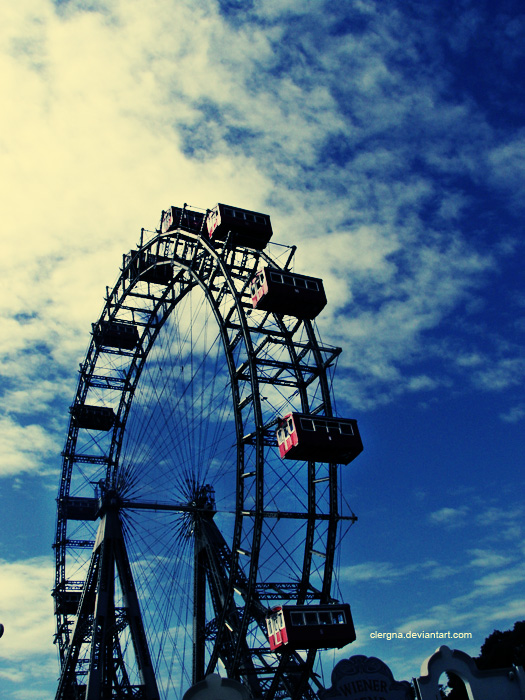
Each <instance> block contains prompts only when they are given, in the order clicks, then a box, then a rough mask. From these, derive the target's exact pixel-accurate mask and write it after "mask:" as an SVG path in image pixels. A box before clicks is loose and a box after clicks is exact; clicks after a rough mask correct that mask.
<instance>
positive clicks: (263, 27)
mask: <svg viewBox="0 0 525 700" xmlns="http://www.w3.org/2000/svg"><path fill="white" fill-rule="evenodd" d="M524 34H525V13H524V12H523V8H522V6H521V3H518V2H517V1H516V0H512V1H505V0H503V1H501V2H498V3H492V2H484V1H482V0H477V1H476V2H472V1H470V0H463V1H458V2H454V3H452V2H442V1H441V0H440V1H438V0H431V1H430V2H427V3H424V4H422V3H419V2H414V1H410V0H403V2H400V1H398V2H396V1H392V2H390V3H385V2H379V0H376V1H374V0H349V1H348V2H342V3H331V2H328V1H327V0H310V1H309V2H307V3H299V2H292V1H291V0H253V1H252V2H235V1H233V0H232V1H231V2H218V1H216V0H193V1H191V2H190V1H189V0H187V1H184V0H173V1H171V2H168V1H167V0H143V1H142V2H138V1H134V0H128V1H121V2H107V1H106V0H93V1H92V2H82V1H78V2H74V1H71V2H56V3H52V2H49V1H48V0H38V1H37V0H20V2H18V3H17V4H16V6H15V5H12V6H9V7H7V8H6V9H5V19H4V20H3V22H2V26H1V28H0V62H1V64H0V81H1V85H2V94H3V95H4V108H3V109H2V111H1V114H0V121H1V128H0V144H1V149H0V150H1V161H2V168H3V171H4V173H5V174H4V177H3V182H4V185H3V188H2V217H3V235H2V255H1V256H0V266H1V268H2V271H1V275H0V279H1V284H2V288H3V289H2V294H1V295H0V301H1V304H2V312H1V316H0V319H1V320H0V323H1V329H0V344H1V353H2V364H1V367H0V373H1V376H0V382H1V384H0V387H1V391H0V426H1V429H0V445H1V450H0V478H1V489H0V512H1V513H2V527H1V534H0V559H1V560H2V562H1V563H2V565H1V567H0V590H1V593H2V595H1V597H0V615H1V619H2V622H3V623H4V624H5V628H6V631H5V634H4V637H3V638H2V640H1V642H0V679H1V683H2V696H3V697H5V698H6V699H8V700H17V699H18V698H25V699H27V698H32V697H35V698H40V699H46V700H47V698H52V697H54V688H55V684H56V676H57V673H58V663H57V658H56V651H55V648H54V646H53V644H52V637H53V626H54V621H53V609H52V601H51V598H50V597H49V593H50V590H51V587H52V584H53V575H54V571H53V560H52V553H51V542H52V540H53V530H54V523H55V500H54V499H55V497H56V493H57V489H58V477H59V470H60V451H61V450H62V447H63V443H64V440H65V436H66V430H67V419H68V406H69V405H70V403H71V401H72V399H73V396H74V391H75V386H76V380H77V368H78V363H79V362H80V361H81V360H82V359H83V355H84V353H85V350H86V347H87V345H88V342H89V331H90V328H91V325H90V324H91V323H92V322H93V321H95V320H96V319H97V318H98V316H99V314H100V311H101V309H102V304H103V296H104V293H105V287H106V285H111V284H112V283H113V281H114V280H115V278H116V275H117V274H118V269H119V266H120V265H121V261H122V257H121V256H122V253H124V252H126V251H127V250H129V249H130V248H131V247H133V246H134V244H135V243H136V241H137V239H138V237H139V234H140V228H141V227H145V228H149V229H154V228H155V226H156V225H158V220H159V217H160V212H161V210H162V209H163V208H166V207H167V206H168V205H170V204H175V205H179V206H180V205H181V204H182V203H184V202H188V203H190V204H193V205H195V206H198V207H202V208H206V207H211V206H213V205H214V204H215V203H216V202H217V201H220V202H227V203H231V204H234V205H238V206H240V207H245V208H248V209H252V210H258V211H264V212H268V213H270V215H271V217H272V222H273V227H274V231H275V234H274V238H275V239H276V240H278V241H280V242H283V243H286V244H294V245H297V246H298V252H297V256H296V269H297V270H300V271H301V272H305V273H307V274H311V275H314V276H321V277H323V279H324V282H325V287H326V290H327V295H328V299H329V304H328V306H327V308H326V309H325V311H324V312H323V314H322V316H321V317H319V319H318V327H319V330H320V332H321V334H322V337H323V339H324V340H325V341H327V342H331V343H333V344H335V345H340V346H341V347H342V348H343V350H344V352H343V354H342V355H341V357H340V359H339V363H338V368H337V381H336V396H337V407H338V412H339V413H340V414H341V415H348V416H350V417H353V418H357V419H358V420H359V425H360V428H361V432H362V436H363V442H364V445H365V450H364V452H363V454H362V455H361V456H360V457H359V458H358V459H357V460H356V461H355V462H354V463H352V464H351V465H350V466H349V467H347V468H345V471H344V482H345V493H346V497H347V499H348V501H349V502H350V504H351V506H352V508H353V509H354V511H355V512H356V514H357V515H358V517H359V521H358V523H357V524H356V525H355V526H354V527H352V529H351V530H350V532H349V534H348V536H347V537H346V538H345V540H344V542H343V546H342V548H341V561H340V578H341V582H342V587H343V591H344V596H345V600H346V601H347V602H349V603H350V604H351V605H352V609H353V611H354V615H355V622H356V625H357V633H358V640H357V641H356V643H355V644H354V645H353V646H352V647H351V648H349V650H350V651H349V650H348V649H345V650H344V651H343V655H345V656H347V655H349V654H351V653H359V654H367V655H370V656H379V657H380V658H381V659H382V660H383V661H385V662H386V663H387V664H389V665H390V667H391V668H392V670H393V672H394V675H395V676H396V677H397V678H398V679H403V678H410V677H411V676H414V675H418V674H419V668H420V664H421V662H422V661H423V659H424V658H425V657H427V656H429V655H430V654H431V653H432V652H433V651H434V650H435V648H436V647H437V646H438V644H439V643H438V642H436V641H435V640H390V641H387V640H374V639H371V638H370V633H371V632H373V631H382V632H394V631H406V630H411V631H414V632H420V631H434V630H439V631H451V632H470V633H472V635H473V638H472V640H460V641H458V643H457V644H455V643H454V642H453V641H451V642H450V646H457V648H460V649H462V650H464V651H467V652H469V653H472V654H476V653H477V652H478V651H479V647H480V645H481V644H482V642H483V641H484V639H485V637H486V636H487V635H488V634H489V633H490V632H491V631H492V630H493V629H494V628H499V629H507V628H509V627H511V626H512V624H513V623H514V621H516V620H518V619H522V618H523V616H524V611H525V598H524V595H523V584H522V582H523V579H524V574H525V564H524V556H523V555H524V549H523V532H522V530H523V525H522V523H523V521H524V517H523V516H524V510H525V506H524V504H523V473H522V466H523V451H524V450H523V447H524V439H523V428H524V420H525V398H524V396H523V388H522V387H523V380H524V377H525V354H524V350H523V340H524V335H525V288H524V285H523V281H522V268H523V262H522V261H523V246H524V243H523V236H522V225H523V214H524V202H525V197H524V183H525V178H524V174H525V145H524V144H525V140H524V135H525V117H524V95H523V92H524V83H523V74H524V69H525V36H524Z"/></svg>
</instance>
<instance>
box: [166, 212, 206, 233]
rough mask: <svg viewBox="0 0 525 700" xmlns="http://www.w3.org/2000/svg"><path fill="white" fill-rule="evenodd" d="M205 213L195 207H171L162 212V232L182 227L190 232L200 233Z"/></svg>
mask: <svg viewBox="0 0 525 700" xmlns="http://www.w3.org/2000/svg"><path fill="white" fill-rule="evenodd" d="M204 218H205V215H204V214H203V213H202V212H199V211H193V209H186V207H184V209H181V208H180V207H169V208H168V209H166V211H163V212H162V216H161V219H160V231H161V233H168V231H175V230H176V229H182V230H183V231H189V232H190V233H200V232H201V231H202V229H203V227H204Z"/></svg>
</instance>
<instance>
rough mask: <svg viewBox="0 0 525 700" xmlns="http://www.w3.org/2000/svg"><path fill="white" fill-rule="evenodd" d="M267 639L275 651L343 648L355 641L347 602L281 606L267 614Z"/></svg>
mask: <svg viewBox="0 0 525 700" xmlns="http://www.w3.org/2000/svg"><path fill="white" fill-rule="evenodd" d="M266 627H267V630H268V641H269V642H270V649H271V650H272V651H274V650H275V649H279V648H280V647H286V648H287V649H333V648H337V649H340V648H341V647H344V646H346V645H347V644H350V643H351V642H353V641H355V638H356V636H355V628H354V622H353V620H352V613H351V611H350V606H349V605H348V604H347V603H334V604H329V605H278V606H276V607H274V608H272V610H271V612H270V613H269V614H268V615H267V616H266Z"/></svg>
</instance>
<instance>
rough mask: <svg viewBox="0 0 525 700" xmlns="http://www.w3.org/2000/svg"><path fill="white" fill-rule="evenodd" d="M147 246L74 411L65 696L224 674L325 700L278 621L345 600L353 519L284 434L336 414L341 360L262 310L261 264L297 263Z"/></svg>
mask: <svg viewBox="0 0 525 700" xmlns="http://www.w3.org/2000/svg"><path fill="white" fill-rule="evenodd" d="M144 233H145V232H144V230H143V231H142V234H141V242H140V245H139V246H138V248H137V250H135V251H134V252H132V253H131V254H129V255H126V256H124V259H123V266H122V270H121V274H120V276H119V278H118V281H117V283H116V285H115V286H114V288H113V289H112V290H109V289H108V290H107V295H106V300H105V305H104V309H103V311H102V314H101V316H100V318H99V319H98V321H97V322H96V323H94V324H93V337H92V341H91V343H90V346H89V349H88V351H87V355H86V358H85V360H84V362H83V363H82V364H81V366H80V376H79V382H78V390H77V393H76V396H75V401H74V404H73V406H72V408H71V413H72V417H71V421H70V425H69V430H68V435H67V440H66V445H65V449H64V452H63V469H62V476H61V482H60V491H59V496H58V499H57V501H58V517H57V530H56V539H55V544H54V548H55V551H56V583H55V588H54V592H53V595H54V599H55V612H56V620H57V634H56V641H57V644H58V648H59V651H60V658H61V676H60V682H59V687H58V691H57V696H56V697H57V699H66V698H81V699H84V698H85V699H86V700H92V699H93V698H97V700H98V699H99V698H131V697H134V698H151V699H154V698H159V697H162V698H175V697H181V696H182V693H183V691H184V690H185V689H187V688H188V687H189V686H190V685H191V684H192V683H195V682H197V681H198V680H201V679H202V678H204V676H205V675H206V674H207V673H210V672H213V671H214V670H215V669H216V668H225V670H226V673H227V675H228V676H229V677H231V678H236V679H239V680H241V681H242V682H244V683H245V684H246V685H247V687H248V688H249V689H250V692H251V694H252V696H253V697H254V698H267V699H268V700H269V699H270V698H284V697H286V698H315V697H317V690H318V681H317V677H316V675H315V674H314V672H313V664H314V659H315V656H316V652H315V651H310V652H308V653H307V654H306V655H299V654H298V653H297V652H288V653H281V654H280V655H276V654H273V653H270V650H269V646H268V641H267V638H266V634H265V629H264V619H265V614H266V611H267V609H268V607H269V606H271V605H273V604H275V601H277V602H297V603H303V602H306V601H318V602H321V603H322V602H329V601H330V600H332V590H331V585H332V574H333V566H334V552H335V549H336V540H337V537H338V529H339V527H340V523H341V521H342V520H344V521H346V522H347V524H351V523H352V522H353V521H354V520H355V516H353V514H352V513H351V511H349V512H348V513H341V512H339V508H340V507H339V492H338V468H337V465H335V464H328V463H314V462H288V461H287V462H286V463H285V462H283V461H281V460H280V459H279V456H278V454H277V451H276V448H275V439H274V432H273V431H274V427H275V424H276V421H277V417H278V416H279V415H284V414H285V413H286V412H287V411H290V410H297V411H301V412H302V413H310V414H317V415H326V416H331V415H332V400H331V395H330V373H331V371H332V368H333V366H334V364H335V361H336V358H337V357H338V355H339V353H340V349H339V348H335V347H331V346H328V345H325V344H322V343H321V341H320V340H319V339H318V338H317V335H316V332H315V329H314V326H313V324H312V322H310V321H308V320H299V319H296V318H293V317H287V316H282V315H278V314H272V313H268V312H261V311H257V310H254V309H252V304H251V298H250V295H249V283H250V280H251V279H252V277H253V275H254V274H255V272H256V271H257V269H258V268H259V266H260V265H262V264H265V265H269V266H271V267H274V268H278V269H289V267H290V265H291V264H292V261H293V254H294V251H295V249H294V248H292V249H289V248H285V247H279V248H276V249H277V250H278V253H279V255H277V256H274V257H272V256H270V254H269V253H268V252H265V251H260V250H253V249H250V248H240V247H236V246H235V245H233V244H232V242H231V241H230V240H229V239H227V240H226V241H224V242H221V243H214V244H212V243H211V242H209V241H208V240H207V239H206V238H204V237H203V236H202V235H200V234H198V233H195V232H191V231H188V230H184V229H183V228H179V229H176V230H174V231H170V232H169V233H167V234H163V233H159V232H156V233H154V234H153V235H152V237H151V239H150V240H148V241H147V242H144V238H145V236H144ZM111 324H113V325H111ZM110 327H112V328H113V329H115V328H118V329H119V331H121V332H123V331H126V333H125V334H124V335H123V336H122V338H124V339H123V340H115V338H114V337H113V338H111V337H110V336H109V335H108V333H107V332H106V333H105V332H104V329H106V330H107V329H108V328H110ZM109 409H111V411H110V410H109ZM103 411H106V413H105V414H104V413H103ZM87 412H91V414H92V415H95V416H96V419H95V422H94V423H93V421H91V423H90V422H89V421H86V420H83V419H82V418H79V416H85V415H87ZM97 421H99V422H98V423H97Z"/></svg>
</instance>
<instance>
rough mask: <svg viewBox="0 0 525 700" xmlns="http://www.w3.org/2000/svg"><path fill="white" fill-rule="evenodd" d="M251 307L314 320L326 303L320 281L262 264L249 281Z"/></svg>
mask: <svg viewBox="0 0 525 700" xmlns="http://www.w3.org/2000/svg"><path fill="white" fill-rule="evenodd" d="M250 291H251V295H252V305H253V308H254V309H259V310H261V311H272V312H274V313H278V314H287V315H288V316H295V317H296V318H301V319H310V320H312V319H314V318H315V317H316V316H317V315H318V314H319V313H320V312H321V311H322V310H323V309H324V307H325V306H326V294H325V292H324V287H323V281H322V280H320V279H318V278H317V277H307V276H306V275H298V274H295V273H292V272H286V271H284V270H275V269H274V268H271V267H263V268H262V269H261V270H259V272H258V273H257V274H256V275H255V277H254V278H253V280H252V281H251V283H250Z"/></svg>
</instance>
